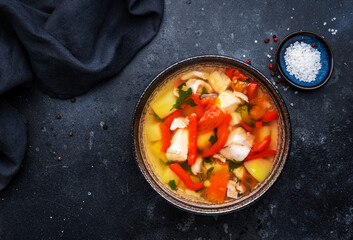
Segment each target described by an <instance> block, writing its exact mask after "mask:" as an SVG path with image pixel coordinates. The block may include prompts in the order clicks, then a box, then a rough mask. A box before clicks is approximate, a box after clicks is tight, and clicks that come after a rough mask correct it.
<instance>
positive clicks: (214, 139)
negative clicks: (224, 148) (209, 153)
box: [208, 135, 218, 145]
mask: <svg viewBox="0 0 353 240" xmlns="http://www.w3.org/2000/svg"><path fill="white" fill-rule="evenodd" d="M217 140H218V138H217V136H213V135H212V136H211V137H210V139H208V141H209V142H210V143H211V144H212V145H213V144H215V143H216V142H217Z"/></svg>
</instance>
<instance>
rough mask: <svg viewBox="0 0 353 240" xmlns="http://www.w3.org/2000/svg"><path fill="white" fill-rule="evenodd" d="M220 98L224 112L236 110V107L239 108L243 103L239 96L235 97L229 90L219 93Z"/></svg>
mask: <svg viewBox="0 0 353 240" xmlns="http://www.w3.org/2000/svg"><path fill="white" fill-rule="evenodd" d="M218 98H219V100H220V103H221V109H222V110H223V111H224V112H227V113H232V112H234V111H235V109H237V108H238V106H239V104H240V103H241V101H240V99H239V98H237V97H234V96H233V95H232V94H231V93H229V92H221V93H220V94H219V96H218Z"/></svg>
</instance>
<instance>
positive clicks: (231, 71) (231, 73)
mask: <svg viewBox="0 0 353 240" xmlns="http://www.w3.org/2000/svg"><path fill="white" fill-rule="evenodd" d="M234 71H235V69H234V68H227V69H226V74H227V76H228V77H229V78H230V79H232V78H233V76H234V74H233V72H234Z"/></svg>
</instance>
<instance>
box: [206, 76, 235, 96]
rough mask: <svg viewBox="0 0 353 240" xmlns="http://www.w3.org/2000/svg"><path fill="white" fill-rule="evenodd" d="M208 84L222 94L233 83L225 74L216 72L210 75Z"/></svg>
mask: <svg viewBox="0 0 353 240" xmlns="http://www.w3.org/2000/svg"><path fill="white" fill-rule="evenodd" d="M208 82H209V83H210V84H211V86H212V88H213V89H214V90H215V91H216V92H217V93H220V92H223V91H225V90H226V89H227V88H228V86H229V84H230V82H231V81H230V79H229V77H228V76H227V75H226V74H225V73H223V72H220V71H214V72H212V73H211V74H210V77H209V79H208Z"/></svg>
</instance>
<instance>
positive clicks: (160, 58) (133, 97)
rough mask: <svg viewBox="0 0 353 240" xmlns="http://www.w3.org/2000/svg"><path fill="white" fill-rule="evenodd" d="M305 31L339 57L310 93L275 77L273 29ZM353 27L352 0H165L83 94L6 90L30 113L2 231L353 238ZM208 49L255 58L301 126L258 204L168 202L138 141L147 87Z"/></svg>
mask: <svg viewBox="0 0 353 240" xmlns="http://www.w3.org/2000/svg"><path fill="white" fill-rule="evenodd" d="M298 30H308V31H313V32H316V33H318V34H320V35H322V36H324V37H325V39H326V40H327V41H328V42H329V44H330V46H331V47H332V50H333V53H334V57H335V69H334V73H333V75H332V78H331V80H330V81H329V82H328V83H327V84H326V85H325V86H324V87H322V88H320V89H318V90H315V91H311V92H303V91H300V90H296V89H293V88H291V87H287V86H284V85H283V84H282V83H276V78H277V76H276V77H274V78H273V77H271V75H270V70H269V69H268V65H269V64H270V63H271V60H273V62H272V63H274V51H275V49H276V47H277V45H278V43H279V42H277V43H274V42H273V41H272V35H274V34H275V35H277V37H278V38H279V40H281V39H282V38H283V37H284V36H285V35H287V34H289V33H291V32H294V31H298ZM352 36H353V2H352V1H350V0H347V1H337V0H332V1H307V0H299V1H289V0H288V1H272V0H267V1H225V0H223V1H212V0H200V1H196V0H180V1H172V0H166V2H165V15H164V19H163V22H162V25H161V29H160V32H159V33H158V35H157V36H156V38H155V39H154V40H153V41H152V42H151V43H150V44H149V45H148V46H147V47H145V48H144V49H143V50H142V51H141V52H139V53H138V54H137V56H136V57H135V58H134V59H133V61H132V62H130V64H129V65H127V66H126V68H125V69H124V70H123V71H122V72H121V73H120V74H118V75H117V76H115V77H114V78H112V79H110V80H107V81H104V82H103V83H101V84H100V85H98V86H96V87H95V88H94V89H92V90H91V91H90V92H88V93H86V94H84V95H82V96H79V97H77V98H76V102H74V103H72V102H70V100H60V99H52V98H50V97H48V96H46V95H44V94H43V93H41V92H40V91H39V90H38V89H37V88H36V87H33V88H31V89H27V90H17V91H15V92H11V93H9V94H8V98H9V102H10V103H11V104H12V105H14V106H15V107H17V108H18V109H19V111H20V112H21V113H22V114H23V115H24V116H25V117H26V118H27V119H28V121H29V124H28V131H29V138H28V149H27V153H26V156H25V159H24V162H23V165H22V167H21V169H20V171H19V173H18V174H17V175H16V176H15V178H14V179H13V181H12V182H11V183H10V184H9V186H8V187H7V188H6V189H5V190H3V191H2V192H0V239H353V170H352V169H353V136H352V135H353V130H352V128H353V123H352V121H353V119H352V117H353V113H352V112H353V84H352V82H353V81H352V77H353V61H352V59H353V51H352V48H353V38H352ZM266 37H269V38H270V39H271V41H270V43H268V44H265V43H264V39H265V38H266ZM202 54H218V55H225V56H231V57H234V58H238V59H241V60H243V61H246V60H247V59H251V61H252V65H253V66H254V67H256V68H258V69H259V70H260V71H261V72H263V73H264V74H265V75H266V76H267V77H268V78H269V79H270V80H271V81H272V82H273V83H274V85H275V86H276V88H278V91H279V92H280V93H281V95H282V97H283V98H284V100H285V102H286V104H287V107H288V109H289V113H290V117H291V122H292V130H293V136H292V140H293V144H292V148H291V152H290V157H289V159H288V161H287V163H286V165H285V167H284V171H283V173H282V174H281V175H280V177H279V178H278V180H277V182H276V183H275V184H274V185H273V186H272V187H271V189H270V190H269V191H268V192H266V193H265V195H264V196H263V197H262V198H261V199H259V200H258V201H257V202H256V203H255V204H253V205H251V206H249V207H247V208H245V209H243V210H241V211H239V212H235V213H231V214H227V215H221V216H200V215H194V214H190V213H187V212H184V211H182V210H179V209H177V208H176V207H174V206H172V205H170V204H169V203H167V202H166V201H165V200H164V199H163V198H162V197H160V196H159V195H158V194H157V193H156V192H155V191H154V190H153V189H152V188H151V187H150V186H149V184H148V183H147V181H146V180H145V179H144V177H143V176H142V174H141V173H140V171H139V169H138V166H137V164H136V161H135V159H134V153H133V151H132V139H131V124H132V118H133V111H134V107H135V105H136V103H137V101H138V98H139V96H140V95H141V93H142V92H143V90H144V88H145V87H146V86H147V85H148V83H149V82H150V81H151V80H152V79H153V77H155V76H156V75H157V74H158V73H159V72H161V71H162V70H163V69H164V68H166V67H168V66H169V65H171V64H173V63H175V62H177V61H179V60H182V59H185V58H188V57H191V56H196V55H202ZM57 114H60V115H61V116H62V117H61V119H60V120H57V119H56V117H55V116H56V115H57ZM104 124H106V126H107V129H103V127H102V126H103V125H104ZM70 131H72V132H73V136H71V137H70V136H69V135H68V133H69V132H70ZM86 137H89V139H88V140H86ZM59 156H60V157H62V160H61V161H58V160H57V158H58V157H59Z"/></svg>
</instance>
